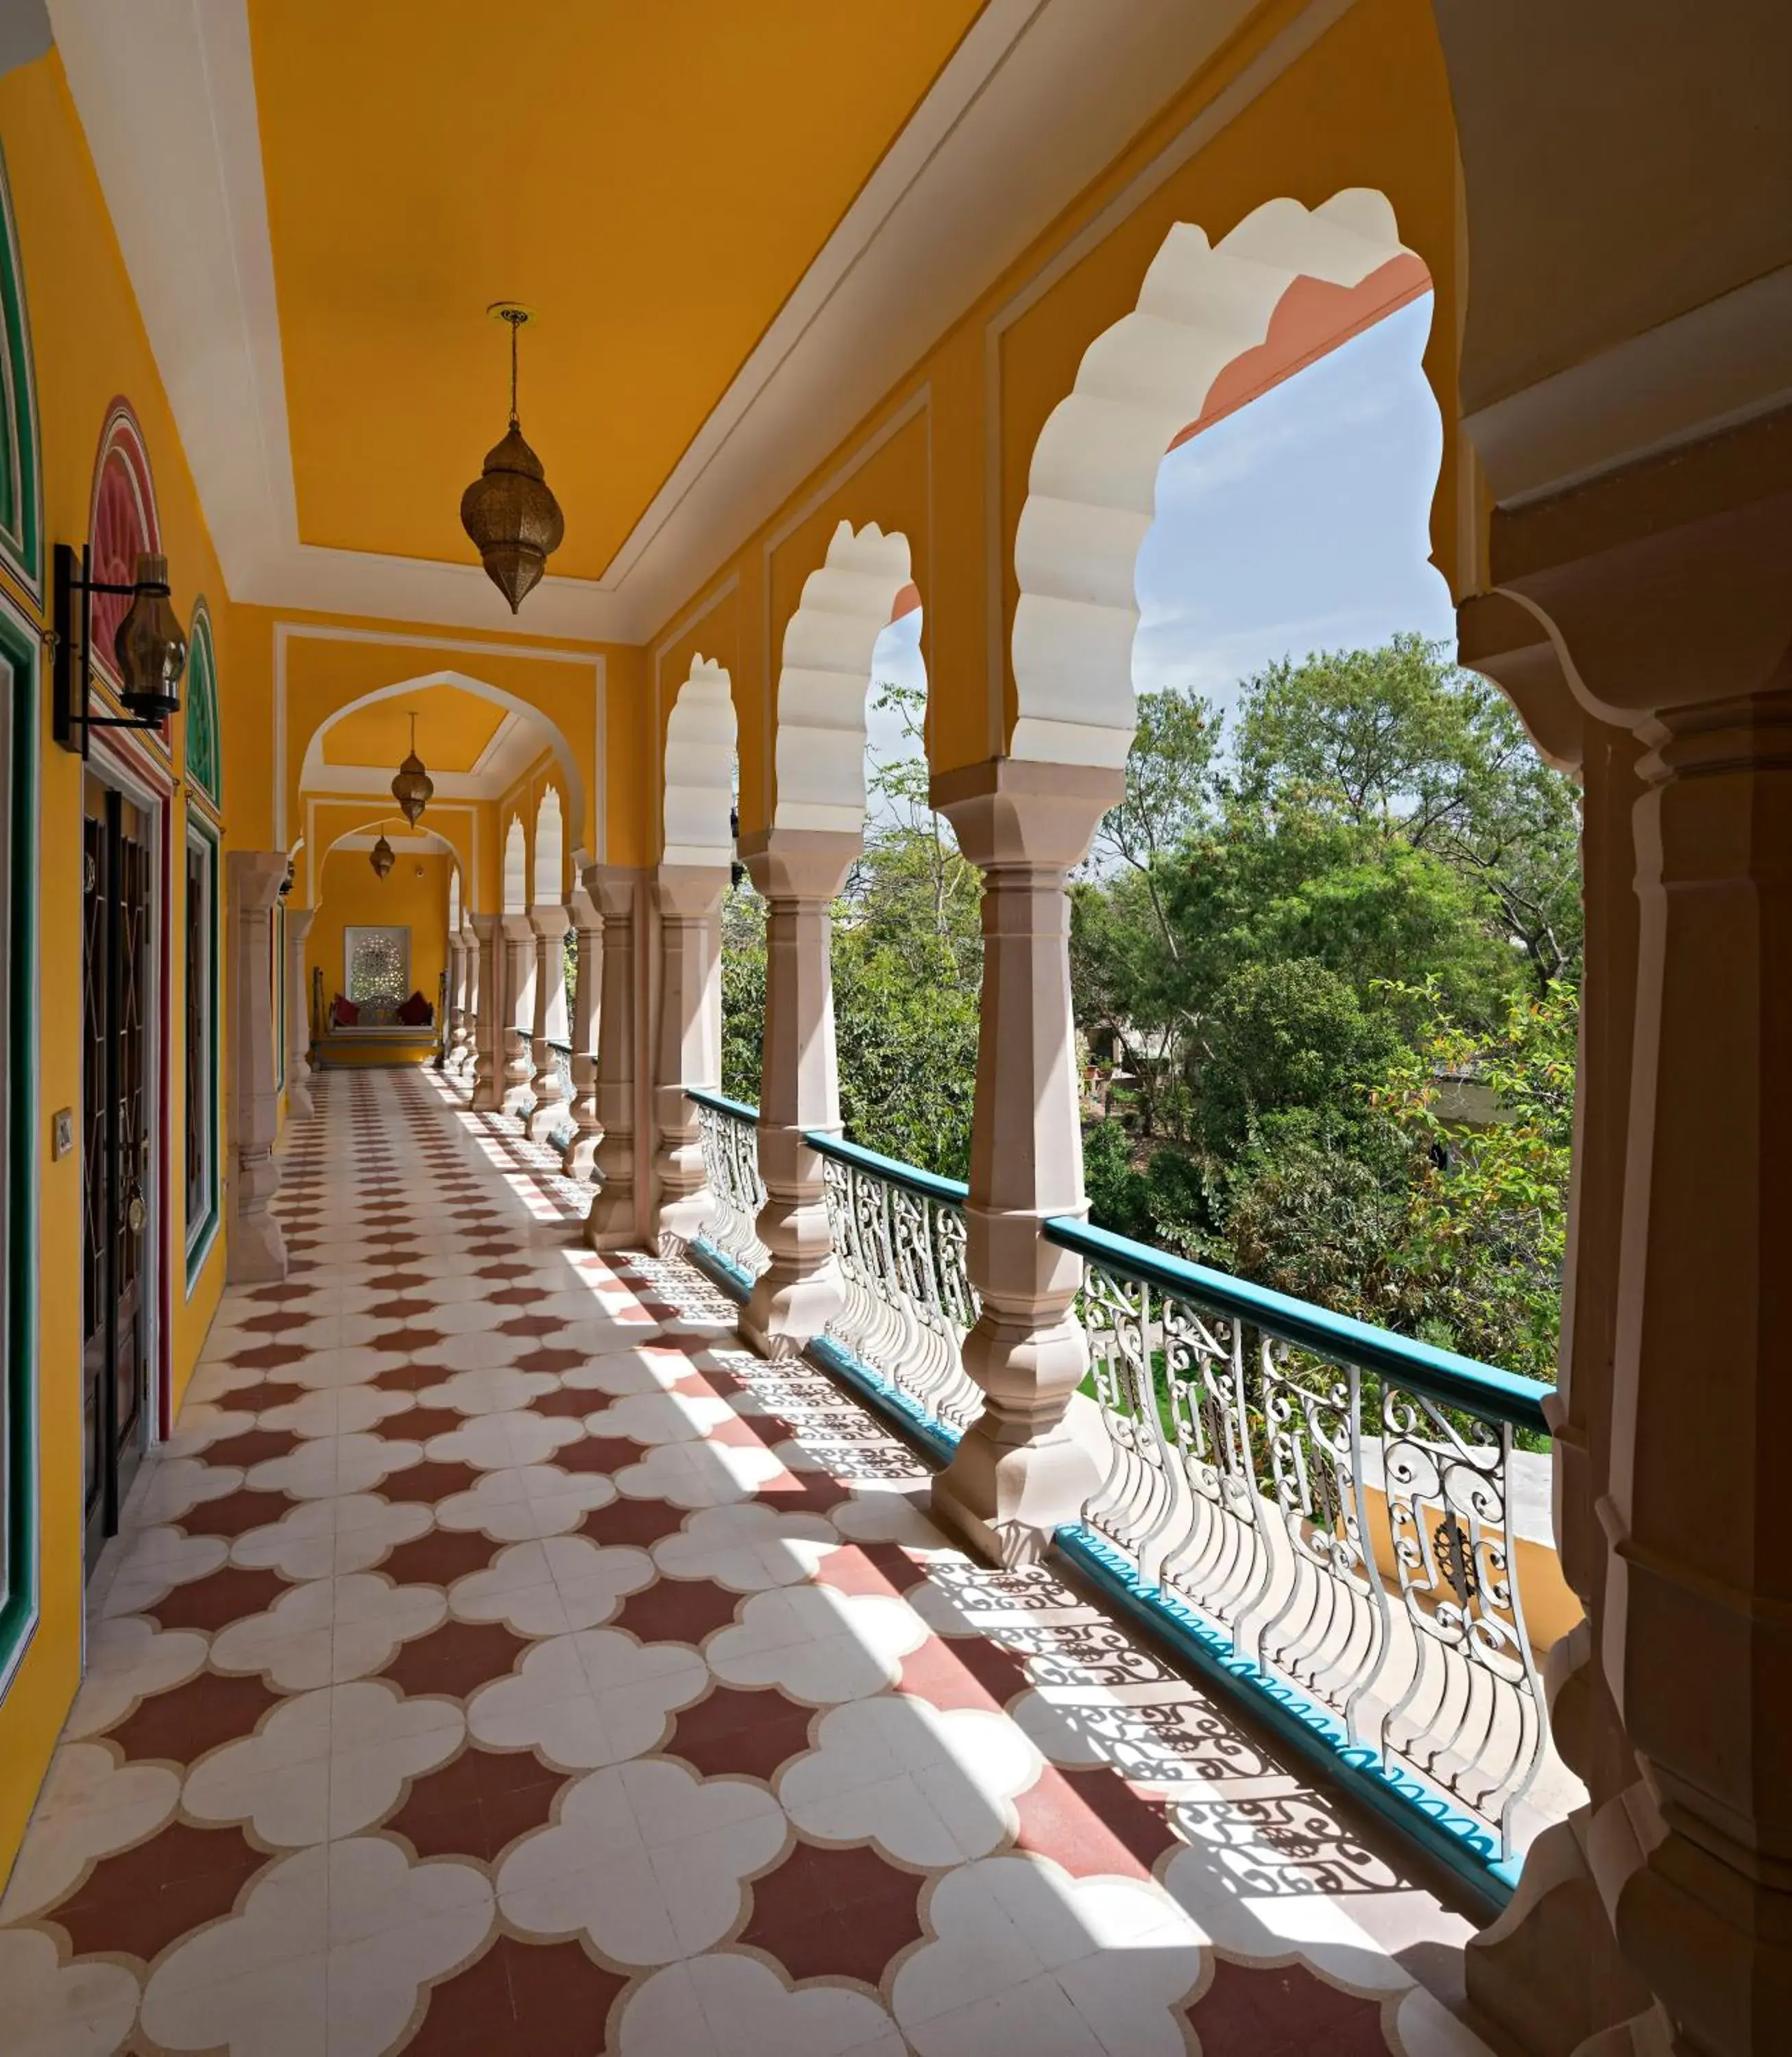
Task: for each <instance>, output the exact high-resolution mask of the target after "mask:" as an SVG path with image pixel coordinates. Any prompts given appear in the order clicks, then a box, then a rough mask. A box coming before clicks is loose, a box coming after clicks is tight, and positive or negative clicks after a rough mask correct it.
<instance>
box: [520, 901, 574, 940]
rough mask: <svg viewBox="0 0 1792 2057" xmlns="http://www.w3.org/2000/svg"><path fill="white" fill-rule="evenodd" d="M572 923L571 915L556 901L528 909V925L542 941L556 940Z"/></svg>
mask: <svg viewBox="0 0 1792 2057" xmlns="http://www.w3.org/2000/svg"><path fill="white" fill-rule="evenodd" d="M529 926H530V927H531V928H532V929H533V930H534V931H535V933H536V936H537V937H540V940H541V941H543V942H544V943H551V942H554V941H557V940H558V939H559V938H560V937H562V936H564V934H565V933H566V932H567V930H568V929H569V928H571V927H572V917H571V916H570V915H569V914H568V913H567V911H566V910H565V908H564V907H563V906H560V903H559V902H558V901H552V902H548V903H547V904H546V905H544V906H540V907H532V908H530V910H529Z"/></svg>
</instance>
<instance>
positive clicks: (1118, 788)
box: [928, 757, 1126, 872]
mask: <svg viewBox="0 0 1792 2057" xmlns="http://www.w3.org/2000/svg"><path fill="white" fill-rule="evenodd" d="M1125 795H1126V774H1125V771H1124V770H1123V769H1118V768H1116V767H1112V766H1110V765H1105V764H1043V763H1034V762H1033V761H1032V760H1031V759H1027V758H1019V757H989V758H985V759H983V762H982V763H979V764H963V765H960V766H959V767H958V768H957V769H956V770H955V771H938V772H936V773H935V774H934V775H933V778H932V781H931V782H930V783H929V786H928V798H929V799H930V800H932V803H933V805H934V807H936V809H937V810H938V811H939V812H940V813H941V814H943V815H945V817H946V818H947V820H948V821H950V822H951V825H952V827H953V829H954V830H955V832H956V834H957V836H958V843H959V849H960V850H962V851H963V853H964V854H965V856H966V857H967V858H969V859H970V860H971V862H972V863H973V864H975V865H977V866H979V867H980V868H981V869H982V870H985V871H1003V870H1019V869H1026V870H1042V871H1058V872H1064V871H1068V870H1070V867H1071V866H1072V865H1074V864H1080V863H1081V862H1082V860H1083V858H1086V856H1087V855H1088V854H1089V845H1090V839H1091V838H1093V837H1094V833H1095V830H1096V827H1097V825H1098V823H1099V822H1100V821H1101V818H1102V815H1103V814H1106V812H1107V811H1108V810H1109V808H1110V807H1115V806H1118V803H1120V802H1121V800H1122V799H1125Z"/></svg>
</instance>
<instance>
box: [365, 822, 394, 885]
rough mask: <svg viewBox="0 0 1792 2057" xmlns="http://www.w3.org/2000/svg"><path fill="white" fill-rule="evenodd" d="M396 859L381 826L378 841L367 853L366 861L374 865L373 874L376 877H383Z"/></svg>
mask: <svg viewBox="0 0 1792 2057" xmlns="http://www.w3.org/2000/svg"><path fill="white" fill-rule="evenodd" d="M367 862H369V863H370V865H371V866H373V867H374V877H375V878H379V879H383V878H385V877H386V874H387V872H389V871H390V870H391V869H392V867H393V866H394V865H395V864H396V863H397V862H398V858H397V857H396V856H395V855H394V852H393V848H392V846H391V844H390V843H389V842H387V841H386V830H384V829H383V828H382V830H380V839H379V841H378V842H377V843H375V844H374V846H373V848H372V849H371V850H369V851H368V853H367Z"/></svg>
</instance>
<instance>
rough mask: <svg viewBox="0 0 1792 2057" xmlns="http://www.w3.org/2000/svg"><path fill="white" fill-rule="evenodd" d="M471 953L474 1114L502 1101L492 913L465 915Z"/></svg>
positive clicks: (501, 1046) (500, 1022)
mask: <svg viewBox="0 0 1792 2057" xmlns="http://www.w3.org/2000/svg"><path fill="white" fill-rule="evenodd" d="M467 919H468V920H469V921H470V922H471V923H472V924H473V945H474V950H475V956H474V960H473V977H474V981H475V985H476V990H477V1001H478V1004H477V1011H476V1013H475V1014H474V1017H473V1093H472V1096H471V1097H470V1099H469V1101H468V1103H467V1104H468V1105H469V1107H470V1108H472V1109H473V1112H475V1113H476V1114H493V1113H496V1112H497V1110H498V1108H500V1106H501V1105H502V1104H503V1098H504V1096H503V1092H502V1076H501V1075H502V1069H503V1064H504V1040H503V1036H504V1030H503V1024H504V1013H503V1009H502V1008H501V1006H500V1004H499V1003H500V995H501V993H502V992H503V980H502V977H501V976H500V969H499V964H498V956H499V951H500V948H501V944H500V938H499V934H498V918H497V916H496V914H469V916H468V917H467Z"/></svg>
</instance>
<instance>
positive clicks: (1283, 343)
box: [1169, 250, 1431, 450]
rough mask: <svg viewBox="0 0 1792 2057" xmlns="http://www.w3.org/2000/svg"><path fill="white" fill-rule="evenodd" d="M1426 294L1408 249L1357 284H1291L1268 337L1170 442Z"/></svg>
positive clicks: (1418, 260)
mask: <svg viewBox="0 0 1792 2057" xmlns="http://www.w3.org/2000/svg"><path fill="white" fill-rule="evenodd" d="M1430 290H1431V275H1430V272H1429V271H1427V270H1426V268H1425V260H1423V259H1422V257H1415V256H1414V255H1413V253H1412V252H1410V250H1402V252H1401V253H1400V255H1399V256H1398V257H1390V259H1389V260H1388V261H1387V263H1386V264H1380V265H1378V266H1377V267H1376V268H1375V270H1374V271H1371V273H1370V274H1369V275H1368V276H1367V278H1366V279H1360V280H1359V282H1358V283H1356V284H1355V285H1354V286H1334V285H1331V284H1329V283H1327V281H1326V280H1324V279H1309V278H1307V277H1306V276H1304V275H1303V276H1301V277H1299V278H1297V279H1294V280H1292V282H1291V283H1290V284H1289V286H1288V291H1286V292H1285V293H1284V294H1283V295H1282V297H1281V299H1280V300H1278V301H1277V302H1276V311H1275V313H1274V314H1272V315H1271V316H1270V318H1269V333H1268V335H1266V336H1265V337H1264V339H1263V341H1262V342H1261V343H1258V344H1256V346H1255V347H1252V349H1249V350H1247V351H1242V352H1241V353H1240V355H1238V356H1236V357H1235V358H1234V359H1232V362H1231V363H1230V364H1228V366H1227V367H1226V368H1225V369H1224V371H1222V372H1221V373H1220V375H1219V377H1218V378H1217V379H1215V380H1214V382H1213V383H1212V385H1211V386H1209V388H1208V392H1207V400H1206V404H1205V406H1203V407H1202V409H1201V413H1200V414H1199V415H1198V416H1197V418H1195V419H1194V420H1193V421H1192V422H1190V423H1189V426H1188V427H1187V428H1185V429H1184V430H1181V433H1180V434H1177V435H1176V436H1174V437H1173V438H1172V439H1171V441H1170V445H1169V447H1170V448H1171V449H1172V450H1174V449H1176V448H1177V446H1178V445H1179V444H1181V443H1185V442H1188V440H1189V438H1190V437H1191V436H1198V435H1199V434H1201V430H1203V429H1210V428H1212V426H1213V424H1214V423H1215V422H1217V421H1220V420H1222V419H1224V417H1225V416H1226V415H1228V414H1236V413H1237V412H1238V410H1239V409H1240V407H1248V406H1249V405H1250V403H1251V402H1252V401H1253V400H1255V399H1257V398H1260V396H1261V395H1262V394H1265V393H1267V392H1268V390H1270V388H1271V387H1272V386H1280V384H1281V382H1282V381H1283V380H1284V379H1292V377H1293V376H1294V375H1295V374H1296V372H1297V371H1303V370H1304V368H1305V367H1307V365H1309V364H1311V363H1315V362H1316V361H1317V360H1318V359H1320V358H1322V357H1323V356H1325V355H1327V353H1328V352H1329V351H1334V350H1335V349H1336V348H1337V347H1338V346H1339V344H1340V343H1348V342H1349V341H1350V339H1351V337H1352V336H1353V335H1361V334H1362V333H1363V331H1364V330H1365V329H1366V328H1373V327H1375V323H1377V322H1379V321H1385V320H1386V319H1387V317H1388V316H1389V315H1390V314H1393V313H1394V312H1396V311H1398V309H1399V308H1401V307H1405V306H1406V304H1407V303H1408V302H1409V301H1411V300H1416V299H1418V296H1419V295H1420V294H1421V293H1428V292H1430Z"/></svg>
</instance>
